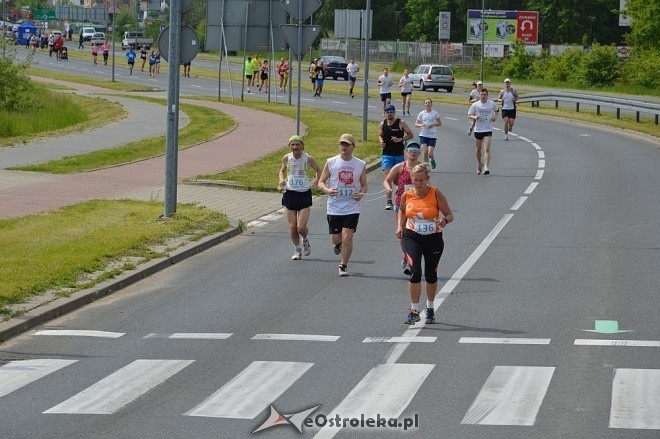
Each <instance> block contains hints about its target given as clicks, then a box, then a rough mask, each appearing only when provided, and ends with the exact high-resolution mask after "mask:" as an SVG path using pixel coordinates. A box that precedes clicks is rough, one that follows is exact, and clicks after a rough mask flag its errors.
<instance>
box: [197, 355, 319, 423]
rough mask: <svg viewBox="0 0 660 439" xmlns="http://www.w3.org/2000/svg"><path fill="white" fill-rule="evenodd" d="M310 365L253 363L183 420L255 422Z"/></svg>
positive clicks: (269, 362)
mask: <svg viewBox="0 0 660 439" xmlns="http://www.w3.org/2000/svg"><path fill="white" fill-rule="evenodd" d="M313 365H314V363H294V362H287V361H254V362H252V364H250V365H249V366H248V367H247V368H245V369H244V370H243V371H242V372H241V373H239V374H238V375H236V376H235V377H234V378H233V379H232V380H231V381H229V382H228V383H227V384H225V385H224V386H222V388H220V389H219V390H218V391H216V392H215V393H213V394H212V395H211V396H209V397H208V398H207V399H206V400H205V401H204V402H202V403H201V404H199V405H198V406H197V407H195V408H193V409H192V410H190V411H189V412H187V413H185V416H204V417H211V418H239V419H254V418H255V417H256V416H257V415H259V414H260V413H261V412H263V410H264V409H265V408H266V407H268V405H270V404H271V403H272V402H273V401H275V400H276V399H277V398H278V397H279V396H280V395H281V394H282V393H284V391H285V390H286V389H288V388H289V387H290V386H291V385H292V384H293V383H294V382H296V381H297V380H298V378H300V377H301V376H302V375H303V374H304V373H305V372H307V371H308V370H309V368H310V367H312V366H313Z"/></svg>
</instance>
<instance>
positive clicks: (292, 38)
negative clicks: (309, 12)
mask: <svg viewBox="0 0 660 439" xmlns="http://www.w3.org/2000/svg"><path fill="white" fill-rule="evenodd" d="M299 28H302V47H300V48H299V47H298V29H299ZM280 30H281V31H282V34H284V39H285V40H286V42H287V43H288V44H289V47H290V48H291V51H292V52H293V53H294V54H295V55H296V56H298V57H299V58H300V57H301V56H302V55H303V54H304V53H305V52H307V50H308V49H309V48H310V47H312V44H313V43H314V40H315V39H316V36H317V35H318V34H319V32H321V26H316V25H307V26H296V25H295V24H283V25H281V26H280Z"/></svg>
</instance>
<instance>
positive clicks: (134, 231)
mask: <svg viewBox="0 0 660 439" xmlns="http://www.w3.org/2000/svg"><path fill="white" fill-rule="evenodd" d="M162 212H163V206H162V203H159V202H138V201H98V200H96V201H89V202H84V203H80V204H77V205H74V206H70V207H65V208H62V209H57V210H55V211H52V212H48V213H46V214H37V215H29V216H26V217H22V218H16V219H9V220H0V260H2V264H0V279H2V282H0V314H5V315H7V314H9V310H8V309H7V305H9V304H12V303H20V302H23V301H25V300H27V299H29V298H30V297H31V296H32V295H35V294H40V293H43V292H44V291H46V290H49V289H57V288H72V289H76V288H79V287H84V286H88V285H87V284H85V283H83V284H81V283H80V279H81V276H83V275H84V274H86V273H91V272H94V271H97V270H103V269H104V268H105V267H107V265H108V264H109V262H110V261H113V260H117V259H119V258H121V257H128V256H131V257H139V258H142V259H143V260H147V259H151V258H153V257H157V256H159V254H157V253H155V252H153V251H152V250H150V249H149V246H150V245H155V244H158V243H161V242H163V240H165V239H166V238H170V237H176V236H181V235H192V236H193V238H195V237H197V238H198V237H200V236H204V235H208V234H211V233H216V232H219V231H222V230H225V229H226V228H227V227H229V221H228V220H227V218H226V217H225V216H224V215H222V214H221V213H218V212H214V211H212V210H209V209H204V208H200V207H195V206H191V205H179V206H178V208H177V214H176V215H174V216H173V217H171V218H168V219H167V220H162V219H159V215H161V214H162ZM120 271H121V269H119V270H114V271H113V272H112V273H111V274H110V275H115V274H117V273H118V272H120ZM102 279H103V277H101V278H99V279H98V280H102Z"/></svg>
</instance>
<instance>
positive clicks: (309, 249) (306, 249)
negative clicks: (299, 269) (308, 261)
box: [303, 239, 312, 256]
mask: <svg viewBox="0 0 660 439" xmlns="http://www.w3.org/2000/svg"><path fill="white" fill-rule="evenodd" d="M303 251H304V252H305V256H309V255H311V254H312V246H311V245H310V244H309V239H303Z"/></svg>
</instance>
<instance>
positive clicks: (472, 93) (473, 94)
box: [470, 88, 481, 101]
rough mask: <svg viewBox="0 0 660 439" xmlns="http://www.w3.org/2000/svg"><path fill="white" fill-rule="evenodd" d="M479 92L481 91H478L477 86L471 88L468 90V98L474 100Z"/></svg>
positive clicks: (477, 97)
mask: <svg viewBox="0 0 660 439" xmlns="http://www.w3.org/2000/svg"><path fill="white" fill-rule="evenodd" d="M479 93H481V92H480V91H479V89H478V88H475V89H474V90H472V91H471V92H470V100H471V101H474V100H475V99H479Z"/></svg>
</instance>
